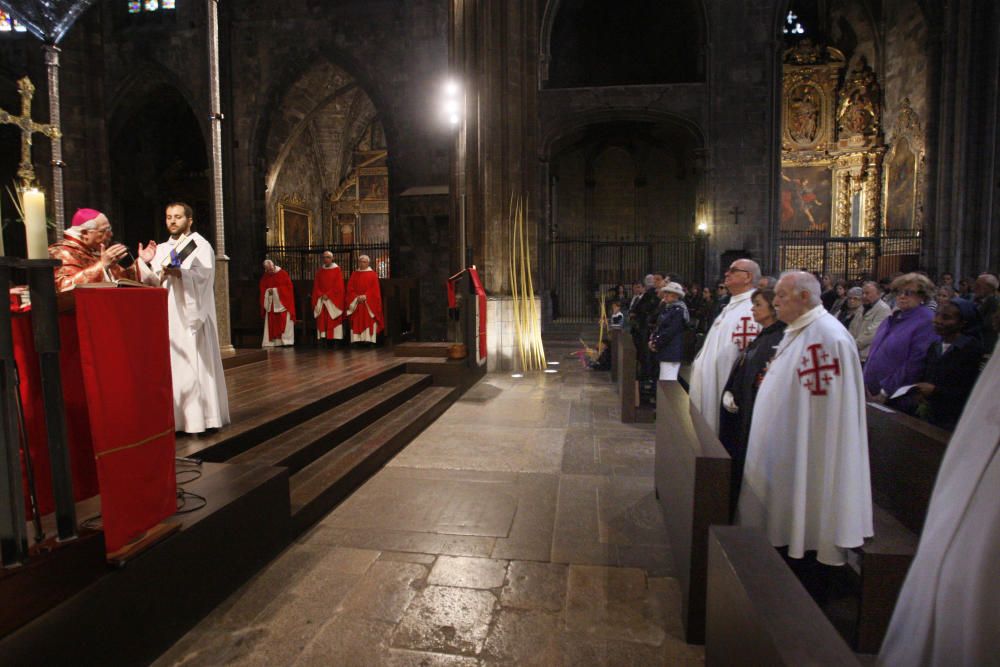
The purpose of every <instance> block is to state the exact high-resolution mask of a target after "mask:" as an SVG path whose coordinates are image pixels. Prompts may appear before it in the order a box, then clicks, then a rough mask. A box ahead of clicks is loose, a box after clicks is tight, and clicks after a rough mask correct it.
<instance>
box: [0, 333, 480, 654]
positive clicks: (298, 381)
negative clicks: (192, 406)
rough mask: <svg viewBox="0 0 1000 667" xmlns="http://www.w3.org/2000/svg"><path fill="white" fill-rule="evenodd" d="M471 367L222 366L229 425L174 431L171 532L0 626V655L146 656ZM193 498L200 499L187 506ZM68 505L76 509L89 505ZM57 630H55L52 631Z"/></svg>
mask: <svg viewBox="0 0 1000 667" xmlns="http://www.w3.org/2000/svg"><path fill="white" fill-rule="evenodd" d="M479 376H480V373H477V372H476V371H472V370H470V369H468V368H467V367H466V366H465V365H464V364H462V363H461V362H451V361H449V360H447V359H440V358H410V357H397V356H394V354H393V352H392V350H391V349H385V348H375V349H365V350H360V349H344V350H341V349H330V350H327V349H322V348H320V349H316V348H312V349H294V348H292V349H282V350H274V351H271V352H270V353H268V354H267V355H265V356H264V358H263V359H262V360H258V361H249V362H246V363H242V364H238V365H235V366H230V367H228V368H227V369H226V381H227V386H228V389H229V402H230V414H231V417H232V424H231V425H230V426H228V427H226V428H224V429H220V430H219V431H217V432H215V433H210V434H203V435H200V436H183V437H178V440H177V455H178V456H179V457H187V458H189V459H196V460H198V461H202V463H201V464H200V465H196V464H193V463H189V462H184V461H179V462H178V468H177V469H178V484H179V485H182V488H183V490H184V491H186V492H188V493H190V494H195V495H193V496H188V497H187V498H186V499H185V500H184V501H183V502H184V503H185V506H186V508H187V509H192V508H193V509H194V511H191V512H190V513H186V514H180V513H179V514H177V515H175V516H174V517H172V518H171V519H169V521H171V522H176V523H179V524H180V525H181V528H180V530H179V531H178V532H177V533H175V534H174V535H171V536H169V537H167V538H166V539H164V540H163V541H162V542H161V543H159V544H156V545H154V546H153V547H151V548H150V549H149V550H148V551H147V552H145V553H142V554H140V555H139V556H137V557H135V558H134V559H133V560H131V561H129V562H128V564H127V565H126V567H124V568H122V569H112V568H110V567H108V568H107V569H106V570H104V572H103V573H99V576H96V577H93V578H92V581H91V582H90V583H89V584H87V585H86V586H84V587H83V588H79V587H76V588H74V589H72V590H66V592H65V597H64V599H62V601H61V602H59V601H53V603H52V606H51V607H50V608H49V609H48V610H47V611H45V612H44V613H41V615H39V616H37V617H35V618H34V619H32V620H30V621H29V622H27V623H26V624H24V625H22V626H21V627H19V628H18V629H16V630H14V631H12V632H10V634H8V635H7V636H5V637H0V664H63V663H66V664H71V663H72V664H91V663H95V664H96V663H101V664H137V663H143V662H148V661H150V660H152V659H153V658H155V656H157V655H159V654H160V653H161V652H162V651H163V650H165V649H166V648H167V647H168V646H169V645H170V644H171V643H172V642H173V641H175V640H176V638H177V637H179V636H181V635H182V634H183V633H184V632H186V631H187V630H188V629H190V628H191V627H192V626H193V625H194V624H195V623H197V621H198V620H199V619H201V618H202V617H203V616H204V615H205V614H207V613H208V612H209V611H211V610H212V609H213V608H214V607H215V606H216V605H218V604H219V603H220V602H222V601H223V600H224V599H225V598H226V597H227V596H228V595H229V594H230V593H231V592H233V591H234V590H235V589H236V588H238V587H239V586H240V585H241V584H243V583H244V582H245V581H246V580H247V579H249V578H250V577H251V576H252V575H253V574H254V573H255V572H257V571H258V570H259V569H260V568H262V567H263V566H264V565H266V564H267V563H268V562H269V561H270V560H271V559H272V558H274V557H275V556H276V555H277V554H278V553H280V551H281V550H282V549H283V548H284V547H285V546H287V545H288V544H289V543H290V542H291V540H293V539H294V538H295V537H296V536H297V535H298V534H299V533H301V532H302V531H304V530H305V529H306V528H308V527H309V526H310V525H311V524H312V523H313V522H315V521H316V520H318V519H319V518H321V517H322V516H323V515H324V514H326V513H327V512H328V511H329V510H330V509H332V508H333V507H334V506H335V505H336V504H337V503H338V502H340V501H341V500H342V499H343V498H344V497H346V496H347V495H348V494H349V493H350V492H351V491H352V490H353V489H354V488H356V487H357V486H358V485H359V484H360V483H361V482H363V481H364V480H365V479H367V477H368V476H370V475H371V474H373V473H374V472H375V471H377V470H378V469H379V468H380V467H381V466H382V465H384V463H385V462H386V461H388V460H389V459H390V458H391V457H392V456H393V455H395V454H396V453H397V452H398V451H399V450H400V449H402V448H403V447H404V446H405V445H406V444H407V443H409V442H410V440H412V439H413V438H414V437H415V436H416V435H417V434H418V433H419V432H420V431H422V430H423V429H424V428H426V427H427V426H428V425H429V424H431V423H432V422H433V421H434V420H435V419H436V418H437V417H438V416H439V415H440V414H441V413H442V412H444V410H446V409H447V408H448V406H450V405H451V404H452V403H453V402H454V401H455V400H456V399H457V398H458V396H459V395H460V394H461V392H463V391H464V390H465V389H466V388H467V387H468V386H471V384H473V383H474V382H475V381H476V380H477V379H478V377H479ZM199 496H200V497H201V498H204V500H205V505H204V506H203V507H199V505H200V504H201V501H200V500H199V499H198V497H199ZM94 508H95V505H94V503H93V501H88V502H87V503H84V504H82V505H81V506H80V507H79V509H78V512H79V517H80V519H81V520H83V519H85V518H87V517H88V516H90V515H92V514H93V513H94ZM54 637H58V638H59V640H58V641H53V638H54Z"/></svg>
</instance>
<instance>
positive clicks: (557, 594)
mask: <svg viewBox="0 0 1000 667" xmlns="http://www.w3.org/2000/svg"><path fill="white" fill-rule="evenodd" d="M566 574H567V566H565V565H560V564H558V563H533V562H530V561H512V562H511V564H510V567H508V568H507V582H506V584H504V587H503V590H502V591H501V592H500V604H501V606H503V607H511V608H516V609H537V610H544V611H559V610H560V609H562V608H563V604H564V602H565V599H566Z"/></svg>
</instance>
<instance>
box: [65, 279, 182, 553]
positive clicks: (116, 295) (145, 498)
mask: <svg viewBox="0 0 1000 667" xmlns="http://www.w3.org/2000/svg"><path fill="white" fill-rule="evenodd" d="M76 313H77V331H78V333H79V337H80V368H81V370H82V371H83V384H84V388H85V391H86V395H87V408H88V411H89V415H90V432H91V439H92V440H93V445H94V456H95V458H96V459H97V475H98V479H99V481H100V488H101V514H102V515H103V519H104V541H105V543H106V545H107V550H108V551H109V552H112V551H116V550H118V549H119V548H121V547H122V546H124V545H126V544H127V543H128V542H130V541H132V540H134V539H135V538H137V537H140V536H141V535H142V534H143V533H144V532H145V531H146V530H148V529H149V528H151V527H153V526H155V525H156V524H158V523H159V522H160V521H162V520H163V519H166V518H167V517H169V516H171V515H172V514H174V512H175V511H176V510H177V481H176V476H175V472H174V456H175V451H176V448H175V444H174V407H173V390H172V385H171V380H170V339H169V336H168V328H167V292H166V290H163V289H78V290H76Z"/></svg>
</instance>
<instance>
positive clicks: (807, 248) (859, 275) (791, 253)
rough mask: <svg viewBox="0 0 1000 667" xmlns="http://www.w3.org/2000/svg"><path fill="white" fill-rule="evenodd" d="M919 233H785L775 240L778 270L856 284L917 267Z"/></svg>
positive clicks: (919, 246)
mask: <svg viewBox="0 0 1000 667" xmlns="http://www.w3.org/2000/svg"><path fill="white" fill-rule="evenodd" d="M921 244H922V237H921V234H920V232H919V231H900V232H886V233H885V234H883V235H882V236H847V237H833V236H827V235H826V234H825V233H823V232H814V231H787V232H781V234H780V235H779V237H778V268H779V269H780V270H781V271H788V270H791V269H805V270H807V271H817V272H819V273H826V274H829V275H830V276H831V277H832V278H833V279H834V280H847V281H859V280H864V279H867V278H873V277H882V276H885V275H888V274H890V273H892V272H894V271H906V270H911V269H914V268H916V267H917V264H918V263H919V261H920V252H921Z"/></svg>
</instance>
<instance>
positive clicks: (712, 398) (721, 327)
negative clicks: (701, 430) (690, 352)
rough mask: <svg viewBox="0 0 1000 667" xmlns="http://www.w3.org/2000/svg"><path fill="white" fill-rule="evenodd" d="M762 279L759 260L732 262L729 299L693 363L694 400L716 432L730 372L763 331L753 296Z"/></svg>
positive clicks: (728, 277)
mask: <svg viewBox="0 0 1000 667" xmlns="http://www.w3.org/2000/svg"><path fill="white" fill-rule="evenodd" d="M759 281H760V267H759V266H758V265H757V262H754V261H753V260H749V259H738V260H736V261H735V262H733V263H732V264H731V265H730V267H729V269H728V270H727V271H726V280H725V283H726V289H727V290H729V303H728V304H727V305H726V307H725V308H723V309H722V312H721V313H719V316H718V317H716V318H715V321H714V322H713V323H712V327H711V328H710V329H709V330H708V335H707V336H706V337H705V343H704V344H703V345H702V346H701V350H700V351H699V352H698V356H696V357H695V358H694V363H693V364H692V366H691V391H690V394H691V403H692V404H693V405H694V406H695V407H696V408H698V411H699V412H701V415H702V416H703V417H704V418H705V421H706V422H707V423H708V426H709V428H711V429H712V432H713V433H716V434H718V432H719V406H720V405H721V403H722V392H723V391H724V390H725V388H726V382H727V381H728V380H729V372H730V371H731V370H732V368H733V363H734V362H735V361H736V359H737V358H738V357H739V356H740V353H741V352H743V350H745V349H747V346H748V345H750V343H752V342H753V340H754V339H755V338H756V337H757V334H758V333H760V327H759V326H758V325H757V322H756V321H755V320H754V319H753V313H752V312H751V308H753V302H752V301H751V300H750V296H751V295H752V294H753V290H754V287H755V286H756V285H757V283H758V282H759Z"/></svg>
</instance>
